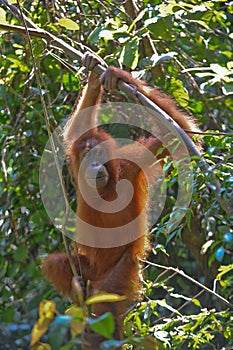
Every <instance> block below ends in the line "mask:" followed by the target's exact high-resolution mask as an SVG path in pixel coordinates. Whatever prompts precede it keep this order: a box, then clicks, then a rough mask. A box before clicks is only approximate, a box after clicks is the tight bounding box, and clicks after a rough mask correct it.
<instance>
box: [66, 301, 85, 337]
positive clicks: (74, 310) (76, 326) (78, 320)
mask: <svg viewBox="0 0 233 350" xmlns="http://www.w3.org/2000/svg"><path fill="white" fill-rule="evenodd" d="M83 312H84V309H83V308H82V307H78V306H76V305H72V306H71V307H69V309H67V310H66V312H65V313H66V315H69V316H74V318H75V319H74V320H71V322H70V332H71V336H72V338H74V337H75V336H77V335H78V334H82V333H83V331H84V328H85V322H84V315H83Z"/></svg>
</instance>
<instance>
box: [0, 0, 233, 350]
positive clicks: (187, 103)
mask: <svg viewBox="0 0 233 350" xmlns="http://www.w3.org/2000/svg"><path fill="white" fill-rule="evenodd" d="M135 5H136V8H133V7H132V2H131V1H126V2H119V1H117V0H116V1H109V0H103V1H93V0H89V1H88V2H85V1H81V2H74V1H69V2H60V1H55V2H53V3H52V2H45V3H44V2H39V1H27V0H25V1H21V7H22V10H23V11H24V13H25V14H26V15H27V16H30V19H31V20H32V21H33V22H34V23H36V24H37V25H38V26H39V27H42V28H45V29H46V30H48V31H50V32H52V33H53V34H54V35H56V36H57V37H62V38H63V39H64V40H66V41H67V42H68V43H71V44H72V45H75V46H76V48H78V49H80V50H81V51H82V52H85V51H86V49H87V48H90V49H92V50H93V51H95V52H97V53H98V54H99V55H100V56H101V57H103V58H104V60H105V61H106V62H107V63H108V64H113V65H118V66H121V67H124V68H125V69H131V70H132V71H133V75H134V76H136V77H139V78H142V79H145V80H147V81H148V82H150V84H151V85H155V84H156V85H158V86H161V88H162V89H163V90H165V91H167V92H168V93H170V94H171V95H173V96H174V97H175V98H176V100H177V102H178V103H179V104H180V106H181V107H182V108H184V109H185V110H186V111H187V112H190V113H192V114H194V115H195V116H196V118H197V120H198V122H199V124H200V126H201V129H202V130H204V131H210V132H213V131H214V133H209V134H206V135H205V136H204V141H205V146H204V157H205V158H206V160H207V163H208V170H207V171H206V172H203V170H202V169H201V168H200V167H199V165H198V164H199V163H198V161H197V162H194V164H196V165H195V166H196V169H195V183H194V185H195V188H194V193H193V200H192V206H191V208H190V211H189V212H187V215H186V220H185V222H184V223H183V224H182V225H181V226H179V228H178V229H177V230H175V231H172V232H171V233H170V234H169V235H168V234H167V232H165V230H164V228H165V227H166V223H167V220H168V218H169V216H170V215H171V211H168V212H164V213H163V214H164V215H163V217H161V220H160V221H159V222H158V223H157V225H156V226H155V227H154V228H153V233H152V239H153V237H154V241H156V243H154V249H153V252H152V253H151V255H150V257H149V260H151V261H156V262H160V261H162V263H163V265H167V266H179V267H180V268H182V269H183V270H184V271H185V272H186V273H187V275H189V276H194V278H195V280H196V281H197V282H201V283H203V284H206V285H209V287H210V288H212V283H213V280H214V291H215V292H217V293H220V294H221V295H222V296H223V297H224V298H225V299H228V300H230V298H231V297H232V286H233V278H232V263H233V260H232V249H233V239H232V234H233V231H232V224H233V217H232V216H231V215H232V214H230V213H232V211H230V209H232V207H233V202H232V193H233V175H232V174H233V172H232V170H233V162H232V159H233V151H232V150H233V147H232V144H233V136H232V133H233V100H232V94H233V52H232V41H233V24H232V23H233V8H232V3H231V2H230V1H229V2H226V1H224V2H223V1H204V2H201V1H199V0H193V1H187V0H184V1H175V0H167V1H160V0H154V1H149V0H146V1H143V2H139V1H138V2H137V1H136V2H135ZM77 6H78V7H77ZM0 22H1V23H4V22H5V23H8V24H11V25H12V26H15V25H19V24H21V25H22V23H19V21H18V20H16V19H15V18H14V16H13V15H12V14H11V13H10V12H9V11H8V10H7V9H6V8H5V7H4V6H3V5H1V7H0ZM31 44H32V49H33V55H34V57H35V60H36V63H37V65H38V67H39V71H40V81H41V84H42V93H43V96H44V98H45V101H46V106H47V111H48V115H49V122H50V125H51V128H52V129H54V128H55V127H56V126H58V125H59V124H60V123H62V122H64V121H65V120H66V118H67V117H68V115H69V113H70V111H71V108H72V106H73V104H74V101H75V98H76V95H77V92H78V91H79V90H80V88H81V87H82V86H83V83H84V80H85V78H86V76H85V74H86V73H85V71H84V69H83V67H80V65H79V64H78V63H77V62H71V61H70V60H68V58H67V57H66V56H65V55H64V54H63V53H62V52H60V51H59V50H58V49H56V48H54V47H53V43H50V46H46V44H45V43H44V42H43V41H42V40H41V39H39V38H31ZM0 45H1V55H0V118H1V126H0V128H1V136H0V143H1V165H2V168H1V171H0V189H1V199H2V200H1V210H0V213H1V219H0V228H1V243H0V257H1V258H0V267H1V269H0V277H1V282H0V289H1V297H0V300H1V303H0V305H1V306H0V318H1V321H2V325H1V332H2V337H1V339H0V348H1V349H3V348H4V349H18V350H19V349H25V348H28V345H29V343H30V334H32V336H31V339H32V340H33V339H34V340H35V339H36V338H35V335H34V333H33V331H32V327H33V325H34V331H35V327H36V325H37V326H38V324H40V322H42V329H41V327H39V329H40V331H39V333H37V334H39V335H38V339H40V340H41V341H42V343H44V344H48V343H50V345H41V344H38V343H37V344H36V345H35V344H34V343H33V346H37V349H39V348H40V349H50V348H51V346H52V348H56V349H58V346H59V347H60V346H62V345H63V347H62V348H63V349H71V348H75V349H77V347H78V346H79V344H80V338H79V336H77V335H79V334H80V327H81V326H80V324H81V325H82V322H83V320H84V319H83V318H82V317H83V316H82V315H83V313H82V312H81V311H80V310H79V311H78V310H76V312H75V315H76V316H74V314H68V315H64V313H65V310H66V309H67V307H68V305H69V301H68V300H67V299H64V298H63V299H61V297H59V296H58V295H57V294H56V293H55V292H54V291H53V289H52V288H51V287H50V286H49V285H48V284H47V283H46V282H45V281H44V280H43V279H42V278H41V275H40V264H41V259H42V258H43V256H44V255H45V254H47V253H49V252H53V251H62V250H64V248H63V244H62V241H61V235H60V232H59V231H58V230H56V229H55V228H54V226H53V225H52V224H51V222H50V220H49V218H48V216H47V214H46V212H45V210H44V207H43V204H42V201H41V198H40V191H39V179H38V176H39V175H38V170H39V165H40V157H41V155H42V152H43V149H44V146H45V144H46V142H47V139H48V136H47V129H46V123H45V119H44V111H43V108H42V105H41V100H40V91H39V86H38V84H37V81H36V76H35V68H34V66H33V61H32V56H31V54H30V50H29V43H28V41H27V39H26V37H25V36H22V35H21V34H19V33H17V31H16V32H14V33H13V32H7V31H3V30H2V31H1V32H0ZM121 132H122V131H121V130H118V133H119V134H121ZM222 133H224V134H222ZM116 136H119V135H116ZM168 166H169V165H168ZM213 175H214V176H216V177H217V179H218V180H219V182H220V183H221V192H220V194H219V195H220V197H221V200H222V203H224V205H223V206H222V205H220V203H219V201H218V200H217V197H216V195H215V191H216V188H215V187H214V185H213ZM169 176H170V177H169ZM174 179H176V173H175V169H174V172H173V173H171V174H170V175H169V174H168V180H167V186H168V192H169V198H168V199H167V202H168V203H167V204H168V208H169V207H172V205H173V203H174V201H175V198H176V197H175V196H176V194H175V193H176V191H175V190H176V185H175V184H174V182H175V181H174ZM207 185H209V186H207ZM211 186H212V189H213V191H210V190H209V187H211ZM227 209H229V210H227ZM193 213H195V221H196V222H197V223H200V226H198V228H197V229H196V228H195V227H194V226H193V222H192V214H193ZM182 229H183V230H182ZM185 229H191V231H188V232H189V233H188V240H185V237H186V236H185V233H184V232H185ZM181 236H182V238H183V241H184V243H183V242H182V240H181ZM194 238H195V239H196V240H197V239H198V240H199V241H198V242H197V243H198V252H196V251H195V250H194V249H193V248H194V246H195V244H196V240H195V242H194V241H192V239H194ZM188 241H190V242H191V243H192V244H191V246H192V247H193V248H192V247H191V249H193V250H191V249H190V246H189V242H188ZM186 247H188V248H189V249H190V250H191V253H190V251H188V250H187V249H186ZM194 257H195V258H194ZM219 264H220V265H221V266H220V269H219V272H218V274H217V277H216V279H215V278H214V277H213V276H216V271H217V269H218V268H219ZM214 273H215V275H214ZM210 276H212V277H210ZM144 278H145V281H144V288H145V299H144V300H143V301H141V302H140V303H139V304H138V305H136V306H135V307H134V308H133V309H132V311H131V312H130V313H129V315H128V316H127V319H126V322H125V342H124V343H125V345H124V346H125V349H130V348H133V347H134V348H135V349H140V348H145V349H169V348H172V349H187V348H193V349H209V348H213V349H221V348H223V347H224V348H225V349H230V348H232V347H233V343H232V339H233V334H232V311H230V309H229V305H228V306H227V305H224V303H222V302H221V301H220V299H219V298H218V297H217V296H216V295H212V294H208V292H204V289H203V288H200V286H199V285H196V284H195V283H193V282H191V281H190V280H188V279H187V278H186V277H185V275H184V276H180V275H177V274H176V273H171V272H169V271H166V270H164V271H163V273H161V271H160V270H159V269H158V268H156V267H155V266H153V265H148V266H147V268H146V270H145V277H144ZM48 299H49V300H53V301H54V302H55V304H56V306H55V304H54V306H53V314H52V315H50V316H51V317H50V316H49V318H46V317H45V316H41V315H40V317H39V320H38V321H37V319H38V307H39V304H40V302H42V304H40V305H42V306H40V311H41V307H42V310H43V305H44V307H45V305H52V304H48V302H46V301H44V302H43V300H48ZM43 303H44V304H43ZM50 303H52V301H50ZM55 310H56V311H55ZM55 315H56V316H55ZM54 316H55V318H53V317H54ZM41 317H42V318H41ZM52 320H53V321H52ZM73 321H75V322H76V324H75V323H72V322H73ZM36 322H37V323H36ZM101 322H102V323H101ZM105 322H107V324H108V334H107V338H109V340H108V341H106V344H104V345H103V346H104V348H105V349H110V348H111V347H113V346H114V345H116V343H114V340H113V339H111V334H112V327H113V324H112V319H111V316H110V315H108V314H107V315H105V316H103V319H102V320H99V321H98V320H97V321H96V320H94V321H93V322H92V321H90V322H89V325H90V326H91V327H92V329H93V330H94V331H96V332H97V333H100V334H103V329H106V327H105V326H103V324H105ZM52 324H53V325H52ZM49 325H50V326H51V327H50V326H49ZM48 328H49V332H47V330H48ZM58 329H59V332H61V334H59V339H58V338H56V334H58V333H59V332H58V331H57V330H58ZM61 330H62V331H61ZM70 330H71V331H70ZM31 332H32V333H31ZM40 332H41V333H40ZM101 332H102V333H101ZM44 333H45V334H44ZM70 333H71V335H72V336H73V338H72V340H71V341H70ZM42 334H44V335H43V337H42ZM105 335H106V333H105ZM41 337H42V339H41ZM32 340H31V341H32ZM55 341H57V343H56V345H54V342H55ZM69 341H70V342H69ZM65 343H67V344H68V345H66V346H65V345H64V344H65ZM43 346H44V347H43ZM46 346H47V347H46ZM54 346H55V347H54Z"/></svg>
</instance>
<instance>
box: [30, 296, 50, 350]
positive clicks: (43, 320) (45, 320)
mask: <svg viewBox="0 0 233 350" xmlns="http://www.w3.org/2000/svg"><path fill="white" fill-rule="evenodd" d="M55 312H56V304H55V303H54V302H53V301H49V300H43V301H42V302H41V303H40V306H39V320H38V321H37V322H36V323H35V324H34V326H33V328H32V333H31V343H30V344H31V346H33V345H35V344H36V343H37V342H38V341H39V340H40V338H41V337H42V336H43V335H44V334H45V333H46V332H47V330H48V327H49V325H50V323H51V321H52V319H53V317H54V314H55Z"/></svg>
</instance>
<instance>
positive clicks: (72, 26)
mask: <svg viewBox="0 0 233 350" xmlns="http://www.w3.org/2000/svg"><path fill="white" fill-rule="evenodd" d="M58 24H59V25H60V26H62V27H65V28H66V29H68V30H79V29H80V28H79V25H78V24H77V23H76V22H74V21H72V19H69V18H61V19H59V21H58Z"/></svg>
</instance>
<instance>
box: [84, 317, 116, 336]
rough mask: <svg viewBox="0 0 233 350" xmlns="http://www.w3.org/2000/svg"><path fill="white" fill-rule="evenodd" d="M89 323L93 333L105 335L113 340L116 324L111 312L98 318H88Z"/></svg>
mask: <svg viewBox="0 0 233 350" xmlns="http://www.w3.org/2000/svg"><path fill="white" fill-rule="evenodd" d="M87 323H88V325H89V326H90V328H91V330H92V331H94V332H96V333H97V334H100V335H103V336H104V337H105V338H107V339H111V338H112V335H113V332H114V329H115V322H114V318H113V315H112V314H111V313H110V312H106V313H105V314H103V315H101V316H100V317H98V318H94V319H92V318H88V320H87Z"/></svg>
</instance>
